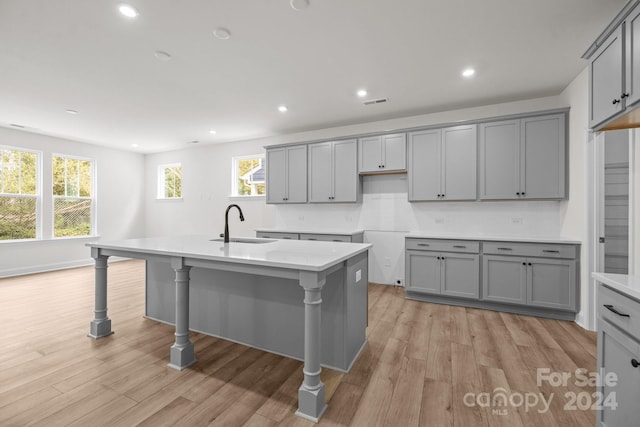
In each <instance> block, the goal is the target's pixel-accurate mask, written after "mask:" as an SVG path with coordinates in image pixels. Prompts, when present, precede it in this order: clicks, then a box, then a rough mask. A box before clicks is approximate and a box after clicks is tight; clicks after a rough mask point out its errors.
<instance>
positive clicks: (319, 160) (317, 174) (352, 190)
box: [309, 139, 360, 203]
mask: <svg viewBox="0 0 640 427" xmlns="http://www.w3.org/2000/svg"><path fill="white" fill-rule="evenodd" d="M357 153H358V142H357V140H355V139H350V140H345V141H331V142H321V143H317V144H309V202H311V203H337V202H357V201H358V196H359V188H358V184H359V182H360V180H359V176H358V155H357Z"/></svg>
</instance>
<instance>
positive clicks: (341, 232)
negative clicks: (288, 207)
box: [255, 227, 364, 236]
mask: <svg viewBox="0 0 640 427" xmlns="http://www.w3.org/2000/svg"><path fill="white" fill-rule="evenodd" d="M255 231H257V232H263V233H296V234H330V235H343V236H353V235H355V234H360V233H363V232H364V230H353V229H348V230H346V229H326V228H323V229H322V230H318V229H315V230H314V229H308V228H277V227H273V228H256V229H255Z"/></svg>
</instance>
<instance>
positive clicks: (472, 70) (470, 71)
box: [462, 68, 476, 77]
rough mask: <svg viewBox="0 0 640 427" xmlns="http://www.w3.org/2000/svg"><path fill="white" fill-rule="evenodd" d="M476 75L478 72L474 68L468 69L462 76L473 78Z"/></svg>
mask: <svg viewBox="0 0 640 427" xmlns="http://www.w3.org/2000/svg"><path fill="white" fill-rule="evenodd" d="M475 73H476V70H474V69H473V68H467V69H466V70H464V71H463V72H462V75H463V76H464V77H471V76H473V75H474V74H475Z"/></svg>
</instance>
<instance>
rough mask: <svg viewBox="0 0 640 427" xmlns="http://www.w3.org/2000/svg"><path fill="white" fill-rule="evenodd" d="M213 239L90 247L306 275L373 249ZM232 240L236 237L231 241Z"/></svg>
mask: <svg viewBox="0 0 640 427" xmlns="http://www.w3.org/2000/svg"><path fill="white" fill-rule="evenodd" d="M215 239H216V238H215V237H212V236H202V235H195V236H175V237H148V238H140V239H128V240H119V241H112V242H109V241H106V242H103V241H98V242H93V243H88V244H87V246H89V247H93V248H100V249H101V250H103V251H104V250H109V249H112V250H117V251H128V252H131V253H142V254H151V255H163V256H176V257H185V258H197V259H206V260H211V261H223V262H229V263H238V264H251V265H261V266H268V267H279V268H290V269H296V270H306V271H323V270H326V269H327V268H329V267H331V266H333V265H336V264H338V263H339V262H342V261H345V260H347V259H349V258H351V257H353V256H354V255H357V254H359V253H362V252H365V251H367V250H368V249H369V247H371V245H370V244H363V243H335V242H316V241H313V242H312V241H306V240H275V239H260V238H251V239H247V240H254V241H260V242H266V243H240V242H231V243H226V244H225V243H223V242H220V241H215ZM232 239H233V237H232Z"/></svg>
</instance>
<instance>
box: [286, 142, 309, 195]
mask: <svg viewBox="0 0 640 427" xmlns="http://www.w3.org/2000/svg"><path fill="white" fill-rule="evenodd" d="M286 170H287V186H288V191H287V202H288V203H305V202H306V201H307V146H306V145H299V146H295V147H287V168H286Z"/></svg>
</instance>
